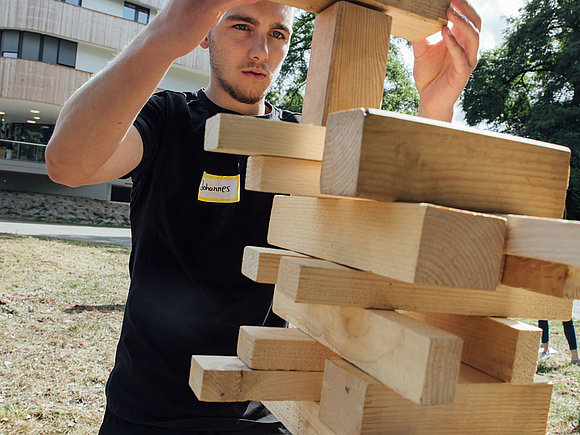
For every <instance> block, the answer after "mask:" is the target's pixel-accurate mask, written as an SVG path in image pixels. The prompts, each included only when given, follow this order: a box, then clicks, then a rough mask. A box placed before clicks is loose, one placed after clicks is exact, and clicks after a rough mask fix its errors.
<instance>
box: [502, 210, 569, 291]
mask: <svg viewBox="0 0 580 435" xmlns="http://www.w3.org/2000/svg"><path fill="white" fill-rule="evenodd" d="M579 239H580V222H576V221H569V220H564V219H547V218H536V217H530V216H515V215H508V216H507V232H506V245H505V248H504V249H505V252H506V253H507V256H506V267H505V270H504V275H503V279H502V281H503V282H504V283H505V284H506V285H510V286H513V287H522V288H526V289H530V290H533V291H536V292H539V293H544V294H548V295H553V296H558V297H564V298H569V299H580V246H579V244H578V243H577V241H578V240H579Z"/></svg>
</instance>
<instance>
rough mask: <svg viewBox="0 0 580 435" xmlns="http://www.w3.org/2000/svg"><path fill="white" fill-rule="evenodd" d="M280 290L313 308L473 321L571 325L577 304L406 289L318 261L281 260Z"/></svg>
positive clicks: (525, 294) (515, 292)
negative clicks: (487, 319)
mask: <svg viewBox="0 0 580 435" xmlns="http://www.w3.org/2000/svg"><path fill="white" fill-rule="evenodd" d="M276 289H277V290H279V291H281V292H283V293H285V294H287V295H289V296H290V297H291V298H292V300H295V301H297V302H303V303H312V304H328V305H347V306H355V307H363V308H379V309H388V310H394V309H402V310H410V311H428V312H435V313H450V314H465V315H471V316H496V317H518V318H524V319H547V320H569V319H570V318H571V316H572V306H573V301H571V300H568V299H561V298H555V297H552V296H546V295H542V294H539V293H534V292H531V291H527V290H523V289H519V288H512V287H507V286H505V285H501V286H499V287H498V288H497V289H496V291H493V292H489V291H481V290H470V291H465V290H463V289H454V288H449V287H433V286H422V285H415V284H407V283H403V282H400V281H394V280H392V279H388V278H385V277H382V276H379V275H374V274H372V273H368V272H362V271H359V270H353V269H350V268H348V267H344V266H340V265H337V264H334V263H330V262H328V261H323V260H315V259H308V258H305V259H298V258H283V259H282V260H281V261H280V269H279V273H278V283H277V284H276Z"/></svg>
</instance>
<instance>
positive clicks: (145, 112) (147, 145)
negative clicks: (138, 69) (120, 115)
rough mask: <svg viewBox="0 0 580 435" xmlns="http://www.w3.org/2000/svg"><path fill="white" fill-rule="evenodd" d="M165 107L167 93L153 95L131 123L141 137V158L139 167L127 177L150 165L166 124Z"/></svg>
mask: <svg viewBox="0 0 580 435" xmlns="http://www.w3.org/2000/svg"><path fill="white" fill-rule="evenodd" d="M166 107H167V93H166V92H159V93H156V94H153V95H152V96H151V98H149V101H147V103H145V106H143V108H142V109H141V112H139V115H137V118H136V119H135V121H134V122H133V125H134V126H135V128H136V129H137V131H138V132H139V134H140V135H141V141H142V142H143V157H142V159H141V162H140V163H139V165H137V167H136V168H135V169H134V170H133V171H132V172H131V173H130V174H128V175H136V174H137V173H139V172H140V171H142V169H143V168H144V167H146V166H148V165H149V164H150V162H151V161H152V159H153V158H154V156H155V154H156V153H157V151H158V149H159V147H160V143H161V137H162V135H163V130H164V128H165V124H166V122H165V116H166V113H167V110H166Z"/></svg>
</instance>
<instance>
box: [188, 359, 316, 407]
mask: <svg viewBox="0 0 580 435" xmlns="http://www.w3.org/2000/svg"><path fill="white" fill-rule="evenodd" d="M189 386H190V387H191V389H192V390H193V392H194V393H195V395H196V396H197V398H198V399H199V400H201V401H203V402H244V401H246V400H258V401H261V400H320V389H321V387H322V373H321V372H296V371H281V370H280V371H277V370H252V369H250V368H248V367H247V366H246V365H245V364H244V363H243V362H242V361H240V360H239V359H238V358H237V357H235V356H213V355H212V356H210V355H194V356H192V357H191V371H190V377H189Z"/></svg>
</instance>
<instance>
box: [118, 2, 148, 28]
mask: <svg viewBox="0 0 580 435" xmlns="http://www.w3.org/2000/svg"><path fill="white" fill-rule="evenodd" d="M123 18H125V19H127V20H131V21H137V22H138V23H141V24H147V23H148V22H149V9H147V8H144V7H142V6H137V5H135V4H133V3H129V2H125V6H124V7H123Z"/></svg>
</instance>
